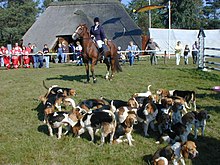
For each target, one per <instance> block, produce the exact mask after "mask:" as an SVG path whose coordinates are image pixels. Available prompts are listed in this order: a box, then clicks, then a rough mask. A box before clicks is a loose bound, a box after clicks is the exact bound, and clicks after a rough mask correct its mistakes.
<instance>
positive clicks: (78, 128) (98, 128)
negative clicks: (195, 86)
mask: <svg viewBox="0 0 220 165" xmlns="http://www.w3.org/2000/svg"><path fill="white" fill-rule="evenodd" d="M43 85H44V87H45V88H46V89H47V92H46V94H45V95H43V96H40V100H41V101H42V102H43V105H44V109H43V112H44V123H45V124H47V126H48V131H49V135H50V136H53V132H55V129H54V128H56V129H57V130H58V132H57V137H58V139H60V138H61V136H65V135H66V134H67V133H68V132H72V133H73V135H74V136H75V137H78V138H80V136H81V135H82V134H83V133H85V132H86V131H87V132H88V134H89V136H90V139H91V142H94V143H96V139H95V135H96V134H98V132H99V135H100V139H101V142H100V145H103V144H104V143H105V141H106V139H107V137H108V140H109V141H110V144H118V143H121V142H127V143H128V144H129V145H130V146H133V143H134V139H133V137H132V132H133V131H134V125H136V126H137V125H140V126H141V127H140V129H141V130H142V132H143V136H145V137H148V136H149V133H150V132H153V131H155V132H156V131H157V134H158V135H159V136H158V139H156V142H155V143H157V144H160V143H163V142H166V143H168V145H167V146H166V147H164V148H161V149H159V150H157V151H156V152H155V153H154V155H153V158H152V163H153V164H155V165H166V164H170V163H171V164H175V165H176V164H178V163H179V162H181V163H182V164H185V162H184V159H192V158H195V157H196V156H197V155H198V151H197V150H196V144H195V142H193V141H190V140H188V135H189V134H190V133H191V131H192V130H194V139H195V140H196V139H197V137H198V131H199V128H201V134H202V136H204V131H205V126H206V120H207V119H209V115H208V114H207V111H206V110H201V111H197V110H196V94H195V92H194V91H188V90H187V91H183V90H166V89H158V90H157V91H156V93H155V94H152V92H151V90H150V87H151V85H149V86H148V90H147V91H146V92H144V93H134V94H132V96H131V98H130V99H129V100H128V101H124V100H114V99H109V98H105V97H100V98H98V99H86V100H83V101H81V102H79V103H78V104H76V103H75V101H74V99H73V98H72V97H74V96H75V95H76V90H75V89H72V88H63V87H59V86H57V85H53V86H50V87H47V86H46V85H45V82H44V81H43ZM62 105H65V106H71V107H72V108H71V109H72V110H71V111H63V110H62V108H61V106H62ZM136 126H135V127H136ZM64 127H65V129H64ZM149 129H151V130H152V131H149ZM64 130H65V132H64Z"/></svg>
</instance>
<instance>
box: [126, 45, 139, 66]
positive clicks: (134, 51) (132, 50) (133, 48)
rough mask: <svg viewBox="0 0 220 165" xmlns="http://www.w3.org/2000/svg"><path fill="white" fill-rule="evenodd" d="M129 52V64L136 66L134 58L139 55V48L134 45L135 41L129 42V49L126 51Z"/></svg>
mask: <svg viewBox="0 0 220 165" xmlns="http://www.w3.org/2000/svg"><path fill="white" fill-rule="evenodd" d="M126 50H127V51H129V52H128V59H129V64H130V66H132V65H133V64H134V58H135V56H136V55H138V47H137V45H134V42H133V41H130V42H129V45H128V48H127V49H126Z"/></svg>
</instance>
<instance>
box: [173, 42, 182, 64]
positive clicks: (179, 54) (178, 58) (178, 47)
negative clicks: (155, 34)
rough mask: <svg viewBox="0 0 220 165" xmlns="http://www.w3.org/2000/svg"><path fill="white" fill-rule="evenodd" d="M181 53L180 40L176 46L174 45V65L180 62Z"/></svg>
mask: <svg viewBox="0 0 220 165" xmlns="http://www.w3.org/2000/svg"><path fill="white" fill-rule="evenodd" d="M181 54H182V46H181V42H180V41H178V42H177V44H176V46H175V55H176V65H179V64H180V56H181Z"/></svg>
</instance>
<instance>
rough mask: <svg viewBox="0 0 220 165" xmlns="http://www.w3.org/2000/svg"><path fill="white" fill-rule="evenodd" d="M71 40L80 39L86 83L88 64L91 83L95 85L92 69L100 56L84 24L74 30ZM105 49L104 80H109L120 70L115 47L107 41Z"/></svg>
mask: <svg viewBox="0 0 220 165" xmlns="http://www.w3.org/2000/svg"><path fill="white" fill-rule="evenodd" d="M72 38H73V39H74V40H76V39H78V38H82V47H83V62H84V64H85V67H86V76H87V83H88V82H89V80H90V76H89V63H91V73H92V78H93V82H94V83H96V81H97V79H96V77H95V72H94V68H95V65H96V64H97V62H98V60H99V58H100V55H99V51H98V48H97V45H96V43H95V42H94V41H93V40H92V38H91V37H90V33H89V30H88V27H87V26H86V24H80V25H79V26H78V27H77V28H76V31H75V32H74V33H73V35H72ZM107 47H108V50H107V51H105V58H104V63H105V64H106V66H107V72H106V75H105V78H106V79H109V80H111V79H112V77H113V75H114V73H115V71H117V72H121V71H122V68H121V66H120V65H119V60H118V54H117V47H116V45H115V44H114V43H113V42H112V41H110V40H109V41H107ZM110 67H111V75H110V77H109V74H110V73H109V70H110Z"/></svg>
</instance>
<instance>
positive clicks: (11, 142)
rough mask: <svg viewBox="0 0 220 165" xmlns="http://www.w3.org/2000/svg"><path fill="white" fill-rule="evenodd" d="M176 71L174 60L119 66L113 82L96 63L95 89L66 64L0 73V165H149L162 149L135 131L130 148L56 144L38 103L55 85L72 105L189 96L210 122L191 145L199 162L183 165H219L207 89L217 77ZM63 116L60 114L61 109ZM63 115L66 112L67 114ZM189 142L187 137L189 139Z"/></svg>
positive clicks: (217, 97)
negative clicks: (69, 92) (162, 91)
mask: <svg viewBox="0 0 220 165" xmlns="http://www.w3.org/2000/svg"><path fill="white" fill-rule="evenodd" d="M189 63H190V64H189V65H184V62H183V59H181V64H180V65H179V66H176V65H175V60H174V59H166V64H164V59H163V58H160V59H159V61H158V65H152V66H151V65H150V62H149V59H148V58H144V59H141V61H135V64H134V65H133V66H129V65H128V63H126V64H125V65H123V66H122V68H123V72H120V73H117V74H115V77H114V79H113V81H107V80H105V79H104V75H105V72H106V68H105V66H104V64H100V63H98V64H97V66H96V68H95V72H96V75H97V80H98V81H97V83H96V84H93V83H92V81H91V82H90V83H89V84H85V83H84V82H85V81H86V76H85V68H84V66H76V65H75V64H72V63H67V64H53V63H51V64H50V68H49V69H46V68H41V69H33V68H31V69H25V68H19V69H17V70H14V69H11V70H5V69H4V68H1V70H0V79H1V81H0V87H1V89H0V108H1V109H0V112H1V120H0V125H1V129H0V130H1V131H0V164H41V165H43V164H48V165H51V164H53V165H56V164H58V165H60V164H77V165H86V164H94V165H107V164H109V165H122V164H126V165H136V164H140V165H142V164H144V165H145V164H149V159H150V157H151V155H152V154H154V152H155V151H156V150H157V149H158V148H160V147H163V146H165V145H166V144H155V141H156V138H157V136H158V134H157V133H156V132H153V131H151V130H150V132H149V133H150V137H148V138H146V137H144V136H143V131H142V129H141V125H137V126H135V131H134V132H133V138H134V140H135V141H134V142H133V144H134V146H132V147H130V146H129V145H128V144H127V143H121V144H117V145H116V144H115V145H110V144H109V143H108V141H107V142H106V144H105V145H104V146H102V147H100V146H99V144H100V136H99V135H97V136H96V138H97V143H96V144H93V143H90V142H89V140H90V139H89V136H88V134H87V133H86V134H85V135H83V136H82V138H80V139H78V138H75V137H73V136H72V133H69V135H67V136H63V137H62V138H61V139H59V140H58V139H57V138H56V136H53V137H50V136H48V130H47V126H46V125H44V123H43V112H42V108H43V106H42V104H41V102H40V101H39V100H38V97H39V96H40V95H44V94H45V93H46V89H45V88H44V87H43V84H42V82H43V80H45V82H46V84H47V86H51V85H55V84H56V85H59V86H62V87H70V88H74V89H76V91H77V96H75V97H72V98H73V99H74V100H75V102H76V103H79V102H80V101H81V100H84V99H90V98H100V96H104V97H106V98H109V99H120V100H124V101H127V100H128V99H129V98H130V97H131V95H132V94H133V93H136V92H145V91H147V86H148V85H152V86H151V91H152V92H153V93H154V94H155V91H156V90H157V89H159V88H166V89H179V90H194V91H195V92H196V97H197V107H198V110H207V111H208V113H209V114H210V116H211V118H210V119H209V121H208V122H207V127H206V130H205V137H201V136H200V135H201V132H199V136H198V139H197V140H195V143H196V145H197V150H198V151H199V156H198V157H197V158H195V159H194V160H192V161H191V160H187V161H186V163H187V164H190V165H191V164H193V165H217V164H220V157H219V155H220V122H219V118H220V93H217V92H215V91H212V90H211V88H212V87H213V86H217V85H218V86H220V72H217V71H210V72H203V71H200V70H198V69H197V66H196V65H193V64H192V59H191V58H190V61H189ZM64 110H65V109H64ZM67 110H69V109H68V108H67ZM189 139H190V140H193V141H194V139H193V134H190V135H189Z"/></svg>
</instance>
